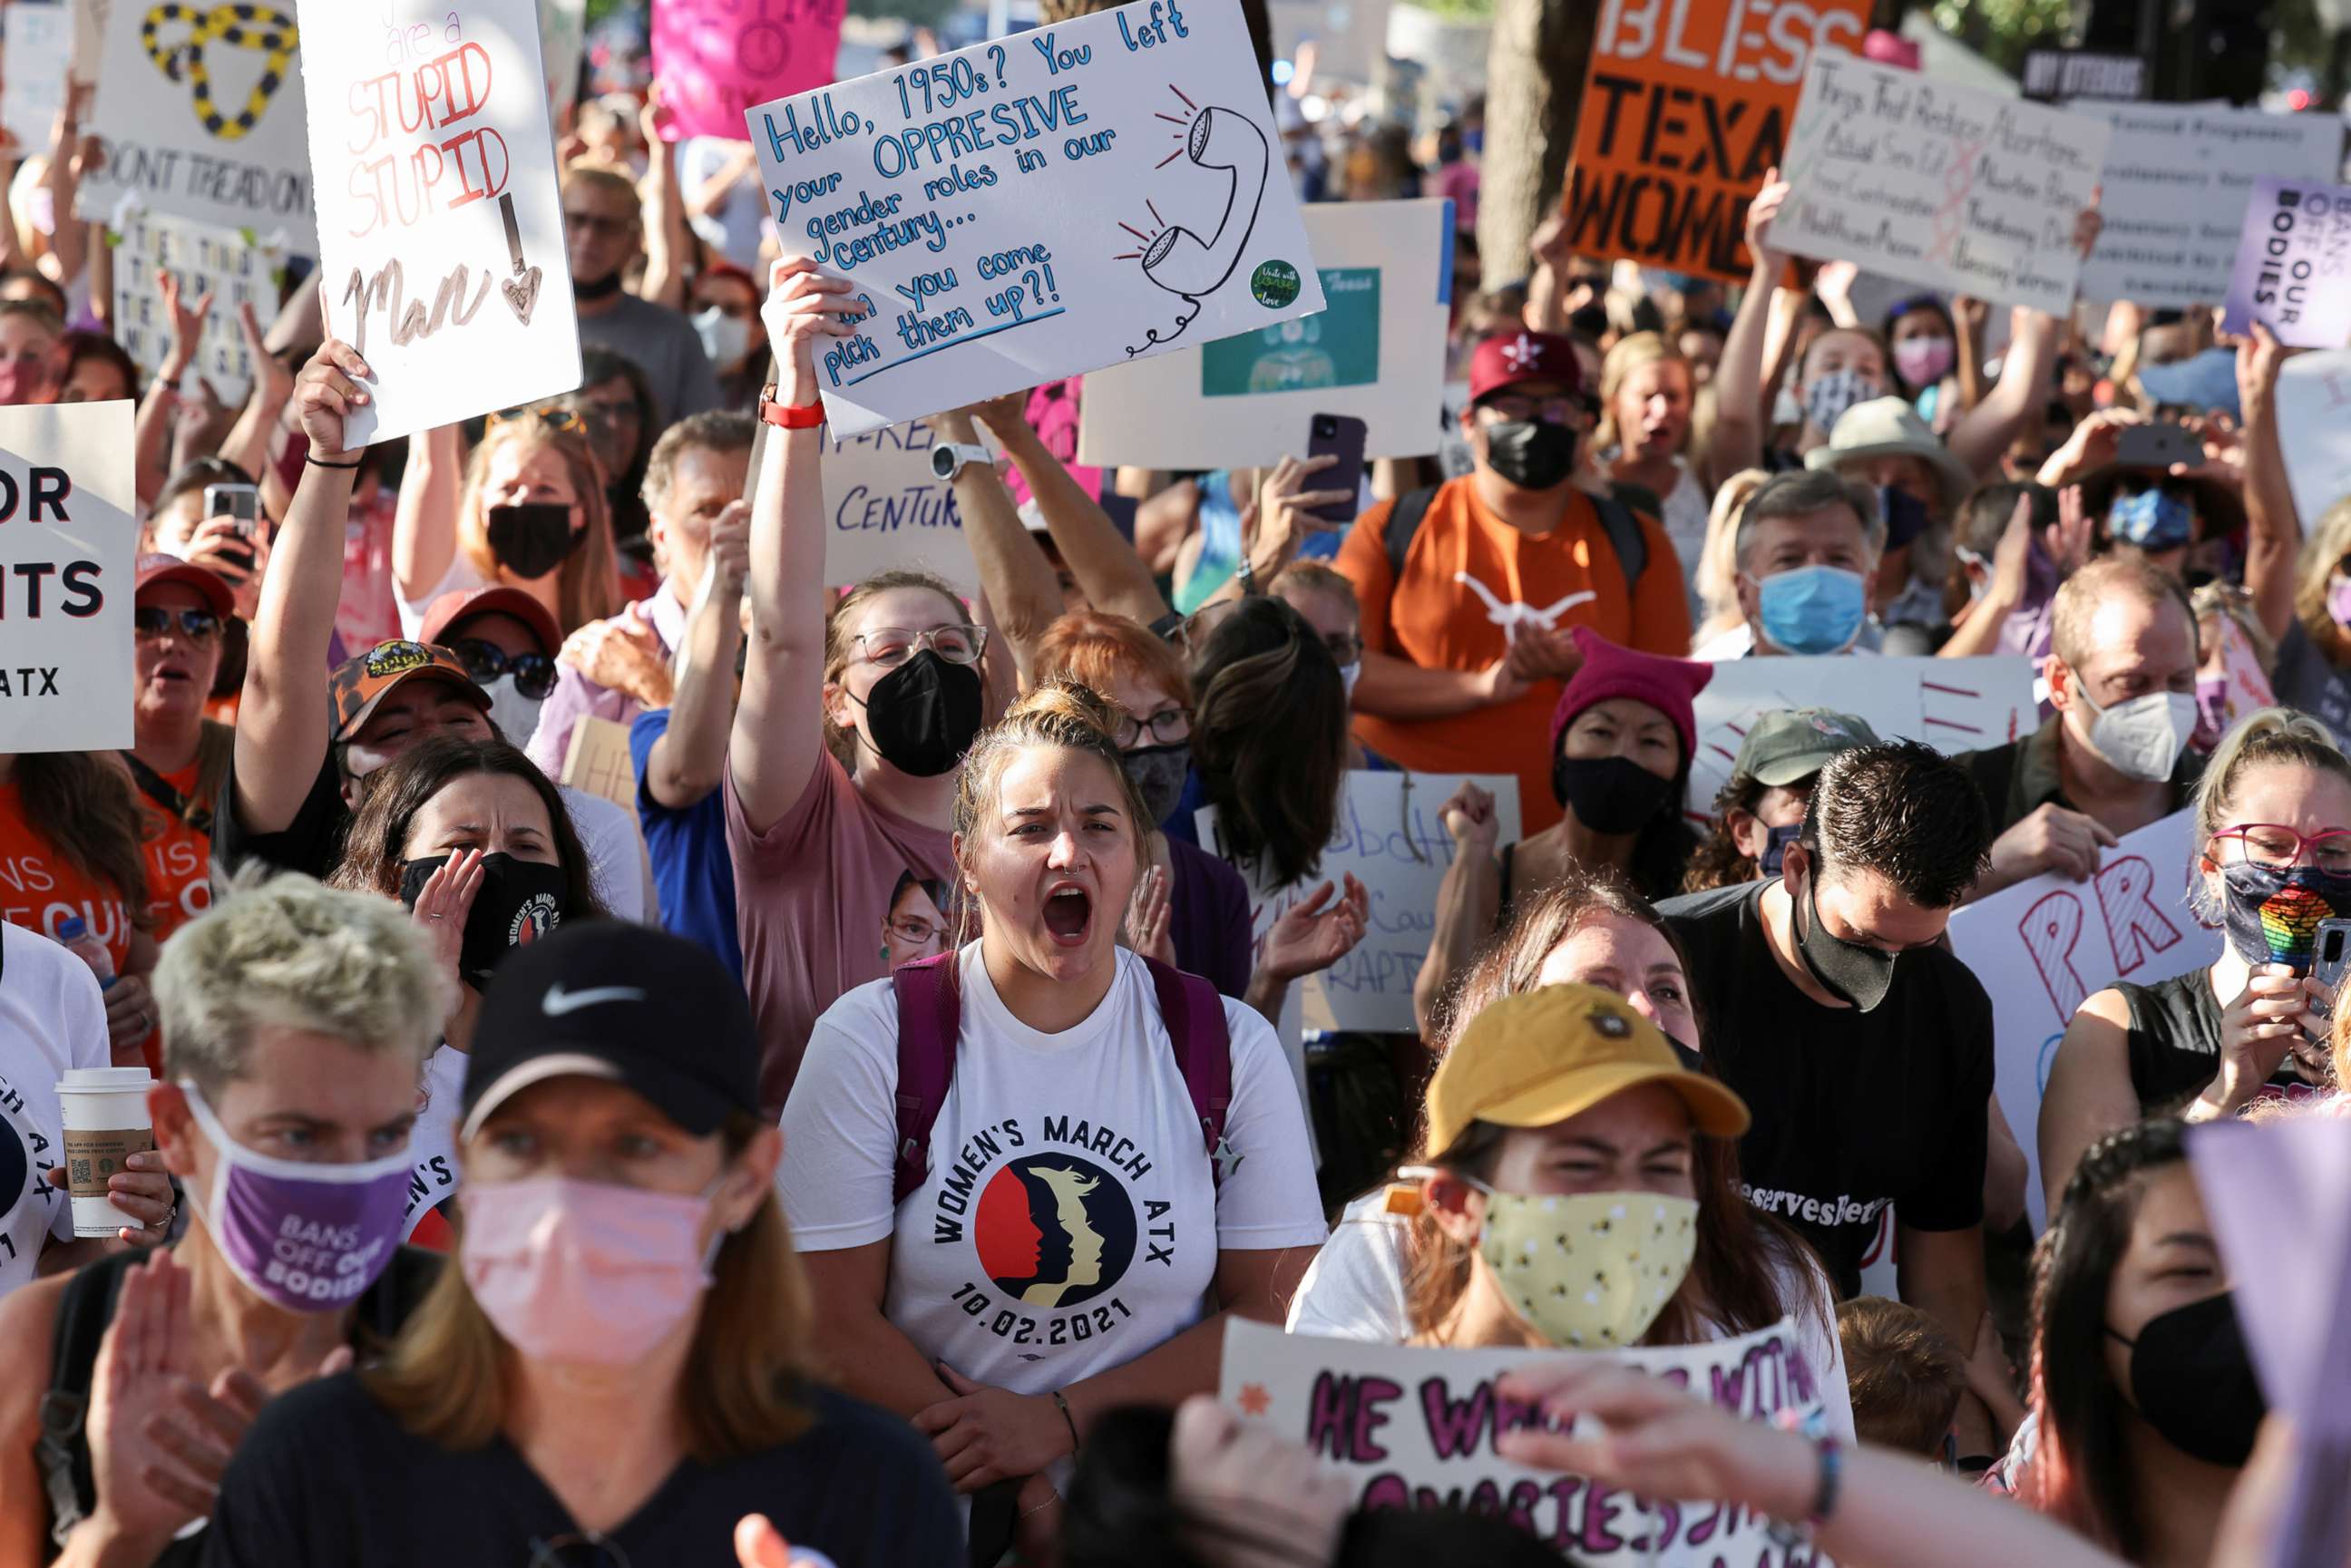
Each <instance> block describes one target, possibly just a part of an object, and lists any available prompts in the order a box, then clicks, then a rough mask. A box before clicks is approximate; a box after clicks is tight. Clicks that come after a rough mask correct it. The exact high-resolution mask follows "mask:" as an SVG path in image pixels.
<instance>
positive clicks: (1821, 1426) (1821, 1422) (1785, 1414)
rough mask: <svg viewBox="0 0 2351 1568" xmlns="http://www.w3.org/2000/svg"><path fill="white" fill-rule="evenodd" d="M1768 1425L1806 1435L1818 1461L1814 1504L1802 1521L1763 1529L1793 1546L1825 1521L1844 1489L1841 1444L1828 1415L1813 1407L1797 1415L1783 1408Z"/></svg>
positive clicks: (1779, 1542) (1783, 1544)
mask: <svg viewBox="0 0 2351 1568" xmlns="http://www.w3.org/2000/svg"><path fill="white" fill-rule="evenodd" d="M1771 1425H1773V1426H1774V1427H1779V1428H1780V1430H1782V1432H1793V1433H1795V1434H1796V1435H1797V1436H1799V1437H1804V1438H1807V1439H1809V1440H1810V1441H1811V1443H1812V1445H1813V1456H1814V1458H1816V1459H1817V1460H1818V1461H1819V1464H1820V1479H1819V1481H1818V1483H1817V1484H1816V1485H1815V1486H1814V1488H1813V1506H1812V1509H1811V1511H1809V1512H1808V1513H1806V1515H1805V1516H1804V1519H1803V1521H1802V1523H1801V1524H1791V1523H1787V1522H1783V1521H1775V1522H1773V1523H1772V1524H1771V1526H1770V1527H1769V1528H1768V1530H1767V1531H1765V1533H1766V1534H1768V1535H1769V1536H1770V1537H1771V1541H1772V1542H1773V1543H1774V1544H1775V1545H1778V1546H1781V1547H1783V1548H1785V1547H1792V1546H1794V1545H1796V1544H1798V1543H1799V1542H1802V1541H1803V1540H1805V1539H1806V1538H1808V1537H1809V1536H1811V1535H1812V1534H1813V1531H1817V1530H1819V1529H1820V1527H1821V1526H1822V1525H1823V1524H1826V1523H1827V1522H1828V1521H1829V1520H1830V1518H1831V1517H1832V1516H1834V1514H1835V1512H1836V1507H1837V1499H1838V1497H1839V1496H1840V1495H1841V1494H1842V1493H1843V1492H1844V1444H1843V1443H1841V1442H1839V1441H1838V1440H1837V1437H1836V1435H1835V1434H1834V1433H1833V1432H1831V1431H1830V1430H1829V1423H1828V1417H1827V1416H1825V1415H1824V1414H1823V1413H1822V1412H1821V1411H1820V1410H1819V1409H1817V1408H1815V1409H1813V1411H1811V1412H1810V1413H1808V1414H1803V1415H1799V1414H1798V1413H1797V1412H1796V1411H1794V1410H1782V1411H1781V1412H1779V1413H1778V1414H1777V1415H1775V1416H1772V1417H1771Z"/></svg>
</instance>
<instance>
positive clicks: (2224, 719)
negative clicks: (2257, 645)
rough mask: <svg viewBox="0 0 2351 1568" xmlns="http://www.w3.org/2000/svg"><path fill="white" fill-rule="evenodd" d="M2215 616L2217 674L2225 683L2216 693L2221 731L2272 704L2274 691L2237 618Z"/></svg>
mask: <svg viewBox="0 0 2351 1568" xmlns="http://www.w3.org/2000/svg"><path fill="white" fill-rule="evenodd" d="M2218 619H2219V621H2220V675H2221V679H2222V680H2223V681H2225V682H2226V683H2227V685H2226V686H2225V687H2224V688H2223V690H2222V692H2221V695H2220V728H2221V730H2222V732H2223V733H2225V732H2226V731H2228V730H2229V729H2231V728H2232V727H2234V726H2235V725H2236V722H2237V721H2238V720H2239V719H2241V718H2243V717H2244V716H2246V715H2248V714H2252V713H2258V712H2259V711H2260V710H2262V708H2265V707H2270V706H2274V705H2275V704H2276V702H2277V694H2276V693H2275V692H2274V691H2273V689H2272V688H2271V685H2270V674H2269V672H2268V671H2267V670H2264V669H2263V668H2262V661H2261V656H2260V655H2259V654H2257V653H2254V652H2253V643H2252V638H2250V637H2248V636H2246V635H2245V629H2244V628H2243V627H2242V626H2240V625H2238V624H2237V618H2236V617H2235V616H2233V615H2225V614H2224V615H2221V616H2220V617H2219V618H2218Z"/></svg>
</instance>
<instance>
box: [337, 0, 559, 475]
mask: <svg viewBox="0 0 2351 1568" xmlns="http://www.w3.org/2000/svg"><path fill="white" fill-rule="evenodd" d="M301 5H302V16H303V20H304V26H305V28H306V31H305V33H304V35H303V50H302V56H303V72H304V75H305V76H306V77H307V78H308V81H309V85H310V88H311V91H310V94H309V102H310V152H311V159H312V162H313V163H314V164H315V165H316V167H317V168H318V171H319V176H320V177H319V247H320V254H319V268H320V273H321V275H322V278H323V281H324V285H325V297H326V301H327V312H328V320H329V323H330V324H331V326H332V328H333V329H334V331H335V334H336V335H337V336H338V337H340V338H342V339H345V340H348V341H349V342H350V345H351V347H353V348H354V349H356V350H359V351H360V354H361V355H362V356H363V357H365V359H366V360H367V361H368V365H369V368H370V369H371V370H372V371H374V372H375V375H376V379H375V382H374V383H373V384H372V385H371V387H370V389H369V390H370V392H371V400H370V401H369V402H367V403H365V404H363V405H362V406H360V407H359V408H357V409H354V410H353V411H352V412H351V413H350V415H349V416H348V419H347V421H346V426H345V435H346V438H347V439H348V440H349V441H350V443H351V444H354V445H358V444H372V443H375V442H378V441H391V440H393V439H395V438H396V437H399V436H402V435H407V434H412V433H413V432H415V431H419V430H429V429H432V428H433V427H434V426H436V425H442V424H448V423H452V422H454V421H456V420H460V419H465V418H468V417H470V416H472V415H474V414H477V413H487V412H489V411H490V410H492V409H500V408H510V407H512V406H514V405H515V404H517V403H520V402H528V400H530V399H532V398H535V397H541V396H545V395H547V394H549V393H551V392H569V390H570V389H572V388H573V387H576V386H578V385H579V384H580V329H579V322H578V319H577V318H576V316H575V314H574V311H573V308H572V301H571V273H570V269H569V267H568V266H566V265H565V260H564V250H563V214H562V208H561V206H560V204H559V203H558V201H557V199H556V185H555V152H554V147H553V143H552V141H551V140H550V138H549V132H548V121H547V100H546V98H545V88H546V82H545V79H544V78H543V76H542V75H541V72H540V68H539V57H538V5H537V4H536V0H465V5H463V6H462V8H453V7H452V6H451V5H450V4H449V3H448V0H380V3H379V4H376V5H370V6H367V7H365V8H363V9H357V10H354V9H352V8H350V6H349V5H347V3H346V0H301Z"/></svg>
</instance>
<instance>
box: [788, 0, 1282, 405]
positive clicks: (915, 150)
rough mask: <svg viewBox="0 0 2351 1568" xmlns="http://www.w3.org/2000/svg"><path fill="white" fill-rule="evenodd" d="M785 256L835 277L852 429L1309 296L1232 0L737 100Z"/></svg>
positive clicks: (1138, 353)
mask: <svg viewBox="0 0 2351 1568" xmlns="http://www.w3.org/2000/svg"><path fill="white" fill-rule="evenodd" d="M746 118H747V124H748V126H749V128H750V132H751V141H752V143H753V145H754V146H755V147H756V148H757V149H758V156H759V172H760V175H761V177H762V179H763V180H764V182H765V183H766V185H767V189H768V214H769V215H770V216H771V217H773V218H774V219H775V221H776V225H777V227H778V229H779V230H780V231H781V233H782V235H783V241H784V244H785V246H787V248H789V249H794V250H799V251H801V252H804V253H806V254H809V255H811V256H814V257H815V258H816V260H817V262H818V264H819V265H820V266H821V267H824V268H825V270H827V271H828V272H831V273H834V274H838V275H842V276H846V277H848V278H849V279H850V281H851V282H852V284H854V285H855V286H856V287H855V293H854V294H853V295H852V299H853V300H854V302H855V310H856V325H857V331H856V332H855V334H854V335H852V336H851V337H847V338H841V339H838V340H833V341H832V342H831V344H830V345H829V346H828V347H827V348H825V350H823V352H822V354H821V356H820V361H819V371H820V375H821V377H822V383H821V384H822V386H823V390H824V402H825V411H826V413H827V415H828V416H829V417H830V419H831V423H832V428H833V430H834V432H835V433H836V434H841V435H858V434H863V433H864V432H866V431H869V430H874V429H878V428H880V427H881V426H883V425H886V424H898V423H904V422H905V421H906V420H909V419H914V418H919V417H921V416H922V415H924V414H928V413H937V412H938V411H939V410H940V409H943V408H956V407H959V406H961V405H963V404H966V403H969V402H977V401H978V400H979V399H981V398H985V397H992V396H995V395H997V394H998V393H1001V392H1013V391H1016V390H1019V389H1020V388H1023V387H1030V386H1035V385H1036V384H1037V383H1039V382H1044V381H1049V380H1051V379H1053V378H1055V377H1057V376H1066V375H1072V374H1076V373H1079V372H1081V371H1092V370H1098V369H1100V368H1101V367H1102V366H1103V365H1106V364H1116V363H1122V362H1123V361H1127V360H1133V359H1139V358H1141V357H1142V356H1144V355H1145V354H1155V353H1164V352H1165V351H1166V350H1169V349H1170V348H1173V347H1175V346H1176V345H1178V344H1180V345H1182V346H1184V347H1186V348H1189V347H1191V346H1192V345H1194V344H1196V343H1204V342H1207V341H1210V340H1215V339H1217V338H1225V337H1230V336H1231V335H1232V334H1234V333H1236V332H1243V331H1254V330H1256V329H1259V328H1261V327H1265V326H1269V325H1271V324H1272V323H1274V322H1277V321H1281V320H1286V319H1293V318H1302V317H1307V316H1311V315H1313V314H1314V313H1315V312H1317V311H1319V310H1321V309H1322V305H1323V299H1322V284H1321V282H1320V281H1319V279H1318V278H1317V276H1316V272H1315V264H1314V256H1313V253H1312V251H1311V249H1310V247H1309V246H1308V245H1307V242H1306V231H1305V228H1304V226H1303V225H1301V223H1300V222H1299V217H1298V206H1297V203H1296V202H1295V200H1293V198H1292V196H1291V193H1290V181H1289V179H1288V178H1287V177H1286V176H1285V175H1284V174H1283V172H1282V162H1281V158H1280V151H1279V149H1280V134H1279V132H1277V131H1275V129H1274V126H1273V120H1272V116H1271V111H1270V106H1269V105H1268V104H1267V102H1266V96H1265V86H1264V83H1263V81H1262V80H1261V79H1260V78H1259V76H1258V68H1257V57H1256V55H1255V54H1254V53H1253V52H1252V51H1251V49H1250V47H1249V32H1248V29H1247V27H1246V26H1244V25H1243V23H1242V19H1241V13H1240V7H1238V5H1228V4H1224V3H1222V0H1214V3H1197V0H1196V3H1194V4H1192V5H1189V6H1188V7H1187V6H1186V5H1180V4H1178V3H1177V0H1134V4H1132V5H1123V6H1121V7H1119V8H1118V9H1116V10H1113V11H1101V12H1096V13H1095V14H1093V15H1092V16H1085V17H1081V18H1080V19H1078V20H1076V21H1071V22H1063V23H1060V24H1057V25H1056V26H1050V27H1040V28H1038V29H1036V30H1035V31H1033V32H1028V33H1023V34H1021V35H1020V36H1019V37H1017V38H1008V39H1006V40H1005V41H1003V42H1002V43H996V44H983V45H975V46H973V47H970V48H967V49H958V50H956V52H955V53H953V54H949V55H942V56H939V57H936V58H934V59H929V60H924V61H920V62H918V63H916V64H914V65H912V66H908V67H906V68H904V69H902V70H896V71H885V72H881V73H878V74H876V75H873V76H870V77H861V78H858V79H857V80H855V81H852V82H844V83H842V84H841V85H840V86H839V87H832V88H826V89H822V90H820V91H818V92H814V93H809V94H804V95H802V96H800V97H798V98H789V99H782V100H780V101H778V102H775V103H770V104H767V105H764V106H762V107H760V108H758V109H755V110H751V112H750V113H749V115H748V116H747V117H746Z"/></svg>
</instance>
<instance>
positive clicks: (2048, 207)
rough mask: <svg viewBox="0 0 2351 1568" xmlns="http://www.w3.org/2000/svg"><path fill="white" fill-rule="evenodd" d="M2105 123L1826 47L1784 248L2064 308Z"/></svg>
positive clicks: (1798, 130) (1809, 85)
mask: <svg viewBox="0 0 2351 1568" xmlns="http://www.w3.org/2000/svg"><path fill="white" fill-rule="evenodd" d="M2107 135H2108V132H2107V130H2106V127H2105V123H2104V122H2102V121H2100V120H2093V119H2090V118H2087V117H2085V116H2083V115H2077V114H2067V113H2064V112H2063V111H2061V110H2053V109H2046V108H2043V107H2042V106H2041V105H2039V104H2034V103H2027V102H2025V101H2024V100H2022V99H2014V98H2002V97H2000V96H1998V95H1996V94H1993V93H1990V92H1983V91H1979V90H1977V89H1972V88H1963V87H1954V86H1952V85H1950V84H1949V83H1948V82H1941V81H1935V80H1931V79H1929V78H1926V77H1923V76H1920V75H1919V74H1918V73H1917V72H1915V71H1901V70H1891V69H1888V68H1886V67H1883V66H1876V65H1872V64H1870V63H1869V62H1867V61H1865V60H1857V59H1855V58H1854V57H1852V56H1851V55H1847V54H1844V53H1843V52H1841V51H1839V50H1836V49H1830V48H1816V49H1814V50H1813V57H1812V63H1811V66H1810V68H1808V69H1807V71H1806V73H1805V77H1804V96H1803V99H1802V101H1801V102H1800V103H1799V104H1798V105H1797V108H1796V122H1795V124H1794V126H1793V127H1792V129H1791V130H1790V131H1789V133H1788V147H1787V152H1786V154H1785V159H1784V162H1783V163H1782V169H1783V170H1784V171H1785V172H1786V177H1787V180H1788V183H1789V184H1790V185H1791V186H1792V187H1793V190H1792V193H1790V195H1789V198H1788V203H1787V205H1786V206H1785V207H1783V208H1782V210H1781V213H1780V216H1779V218H1778V220H1777V221H1776V222H1775V223H1774V224H1773V225H1772V228H1771V240H1772V243H1773V244H1774V245H1777V246H1783V247H1785V248H1786V249H1788V250H1792V251H1793V252H1795V253H1796V254H1798V255H1800V256H1817V257H1819V258H1820V259H1822V260H1823V261H1837V260H1844V261H1854V262H1858V263H1859V264H1860V265H1861V266H1862V267H1863V268H1864V269H1865V270H1867V271H1872V272H1882V273H1885V274H1886V275H1887V276H1888V277H1899V278H1903V279H1905V280H1907V281H1908V282H1912V283H1917V284H1923V285H1925V286H1926V287H1930V288H1938V289H1942V290H1944V291H1946V292H1948V293H1952V294H1967V295H1972V296H1974V297H1975V298H1979V299H1985V300H1991V301H1994V302H1996V303H2000V304H2007V305H2025V306H2030V307H2031V308H2033V309H2036V310H2043V311H2046V312H2048V313H2049V314H2051V315H2053V316H2062V315H2064V314H2065V313H2066V312H2067V311H2068V310H2070V309H2071V308H2073V304H2074V279H2075V277H2076V276H2077V275H2078V273H2079V272H2080V269H2081V262H2082V257H2081V253H2080V252H2078V251H2076V250H2075V249H2074V225H2075V222H2076V220H2077V219H2078V218H2079V217H2080V215H2081V213H2082V210H2083V209H2084V208H2085V207H2087V206H2088V205H2089V204H2090V199H2091V193H2092V192H2093V191H2095V189H2096V187H2097V183H2098V172H2099V170H2100V169H2101V168H2103V167H2104V166H2105V152H2106V139H2107Z"/></svg>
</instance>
